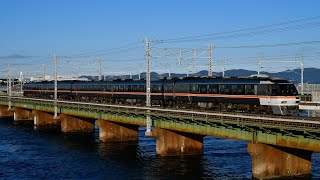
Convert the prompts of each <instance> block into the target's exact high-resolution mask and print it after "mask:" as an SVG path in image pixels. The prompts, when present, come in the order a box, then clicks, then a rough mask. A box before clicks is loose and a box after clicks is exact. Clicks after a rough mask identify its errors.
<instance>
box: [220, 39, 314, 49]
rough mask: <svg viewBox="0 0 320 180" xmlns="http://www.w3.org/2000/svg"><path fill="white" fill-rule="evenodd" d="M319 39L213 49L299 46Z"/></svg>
mask: <svg viewBox="0 0 320 180" xmlns="http://www.w3.org/2000/svg"><path fill="white" fill-rule="evenodd" d="M319 43H320V41H303V42H292V43H281V44H263V45H244V46H215V47H214V48H215V49H238V48H263V47H279V46H299V45H306V44H319Z"/></svg>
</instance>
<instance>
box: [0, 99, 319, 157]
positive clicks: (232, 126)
mask: <svg viewBox="0 0 320 180" xmlns="http://www.w3.org/2000/svg"><path fill="white" fill-rule="evenodd" d="M8 100H9V99H8V97H7V96H0V104H2V105H8ZM11 102H12V105H13V106H16V107H21V108H26V109H37V110H40V111H46V112H53V110H54V105H53V103H54V100H47V99H32V98H24V97H12V98H11ZM148 111H150V115H151V117H152V121H153V126H154V127H159V128H165V129H170V130H175V131H182V132H188V133H194V134H201V135H212V136H219V137H225V138H233V139H241V140H248V141H253V142H261V143H267V144H274V145H280V146H287V147H293V148H299V149H305V150H311V151H320V119H319V118H312V117H293V116H273V115H258V114H241V113H221V112H204V111H198V110H197V111H193V110H187V109H165V108H159V107H150V108H147V107H138V106H125V105H113V104H112V105H111V104H100V103H86V102H71V101H58V112H59V113H62V114H68V115H72V116H80V117H86V118H92V119H105V120H110V121H114V122H122V123H126V124H135V125H141V126H145V125H146V120H145V116H146V115H147V113H148Z"/></svg>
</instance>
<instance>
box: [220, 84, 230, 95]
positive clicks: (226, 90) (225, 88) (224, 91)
mask: <svg viewBox="0 0 320 180" xmlns="http://www.w3.org/2000/svg"><path fill="white" fill-rule="evenodd" d="M230 88H231V87H230V84H222V85H219V92H220V94H230Z"/></svg>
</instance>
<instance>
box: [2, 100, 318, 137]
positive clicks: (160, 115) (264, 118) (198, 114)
mask: <svg viewBox="0 0 320 180" xmlns="http://www.w3.org/2000/svg"><path fill="white" fill-rule="evenodd" d="M0 100H2V102H7V101H8V97H7V96H0ZM12 101H13V102H20V103H21V104H26V103H31V104H38V105H44V106H49V107H53V102H54V100H48V99H33V98H24V97H13V98H12ZM58 106H59V108H73V109H75V110H78V111H82V110H85V111H97V112H101V113H104V112H105V113H107V112H112V113H119V114H122V113H124V114H128V115H140V116H146V115H147V113H148V111H150V114H151V116H152V117H153V120H157V119H173V120H177V121H179V120H180V121H188V123H197V124H202V123H206V124H208V123H209V124H210V123H217V124H225V125H235V126H242V127H250V126H254V127H261V128H276V129H280V130H296V131H309V132H317V133H320V119H319V118H312V117H302V116H301V117H294V116H274V115H261V114H243V113H235V112H234V113H231V112H223V113H222V112H210V111H200V110H191V109H172V108H171V109H167V108H159V107H150V108H149V107H140V106H127V105H118V104H100V103H87V102H71V101H58ZM52 109H53V108H52Z"/></svg>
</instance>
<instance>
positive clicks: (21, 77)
mask: <svg viewBox="0 0 320 180" xmlns="http://www.w3.org/2000/svg"><path fill="white" fill-rule="evenodd" d="M20 93H21V94H23V73H22V71H21V72H20Z"/></svg>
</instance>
